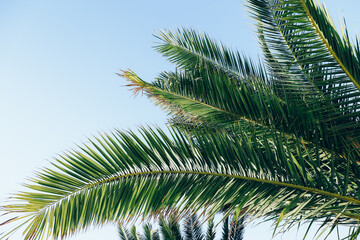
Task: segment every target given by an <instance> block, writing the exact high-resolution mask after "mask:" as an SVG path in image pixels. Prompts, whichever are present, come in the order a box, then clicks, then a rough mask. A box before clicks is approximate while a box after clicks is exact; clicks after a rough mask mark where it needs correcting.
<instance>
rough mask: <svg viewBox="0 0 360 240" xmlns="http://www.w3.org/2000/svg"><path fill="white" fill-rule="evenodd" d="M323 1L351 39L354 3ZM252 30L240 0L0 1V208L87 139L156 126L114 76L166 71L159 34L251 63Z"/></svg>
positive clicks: (158, 117) (250, 230) (150, 112)
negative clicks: (209, 42)
mask: <svg viewBox="0 0 360 240" xmlns="http://www.w3.org/2000/svg"><path fill="white" fill-rule="evenodd" d="M325 2H326V5H327V7H328V8H329V11H330V13H331V15H332V16H333V19H334V20H335V22H338V20H339V19H340V16H342V15H344V16H346V20H347V24H348V26H349V28H350V33H351V34H353V33H357V32H356V26H357V25H358V24H360V17H359V14H358V9H360V2H359V1H355V0H346V1H340V0H327V1H325ZM252 23H253V22H252V21H251V20H250V18H249V17H248V14H247V13H246V9H245V7H244V6H243V3H242V1H239V0H237V1H235V0H225V1H221V3H220V1H204V0H199V1H190V0H184V1H181V2H180V1H165V0H164V1H159V0H154V1H139V0H133V1H121V0H118V1H114V0H107V1H93V0H90V1H84V0H78V1H70V0H63V1H59V0H58V1H45V0H33V1H25V0H23V1H20V0H13V1H1V2H0V32H1V38H0V83H1V84H0V114H1V115H0V116H1V117H0V152H1V165H2V167H1V170H0V171H1V174H0V199H1V202H2V203H3V202H4V201H5V199H6V198H7V197H9V194H10V193H13V192H16V191H18V190H20V189H21V187H20V185H21V183H23V182H25V181H26V179H27V178H28V177H30V176H33V174H34V172H35V171H36V170H39V169H40V168H42V167H44V166H49V161H52V160H53V159H54V158H55V157H56V155H57V154H61V153H63V152H65V151H67V150H70V149H71V148H73V147H75V145H76V144H81V143H83V142H86V141H87V137H91V136H93V135H97V134H98V133H102V132H108V131H110V130H112V129H114V128H117V129H135V128H136V127H137V126H140V125H144V124H157V125H159V126H164V123H165V122H166V114H165V113H164V112H162V111H161V110H160V109H159V108H158V107H155V106H154V105H153V104H152V103H151V102H150V101H149V100H148V99H146V98H144V97H141V96H139V97H137V98H133V97H132V96H131V93H130V92H129V91H128V89H127V88H126V87H124V85H125V84H126V82H125V81H124V80H123V79H121V78H119V77H118V76H117V75H116V74H115V73H116V72H119V70H120V69H127V68H130V69H132V70H134V71H135V72H136V73H138V74H139V75H140V76H141V77H142V78H143V79H146V80H152V79H153V78H154V77H155V76H156V74H157V73H159V72H160V71H163V70H171V69H173V66H172V65H170V64H169V63H167V62H166V61H165V59H164V58H162V57H161V56H160V54H157V53H156V52H155V51H154V50H153V49H152V46H153V45H154V42H155V41H156V39H155V38H154V37H153V36H152V35H153V34H154V33H156V31H157V30H159V29H164V28H166V29H175V28H176V27H180V26H186V27H193V28H195V29H198V30H201V31H204V32H206V33H208V34H209V35H210V36H213V37H214V38H216V39H218V40H221V41H222V42H224V43H225V44H227V45H228V46H231V47H234V48H237V49H239V50H240V51H242V52H244V53H245V54H247V55H249V56H252V57H256V56H257V55H258V54H259V48H258V45H257V39H256V35H255V33H254V30H255V29H254V28H253V27H252ZM269 226H270V225H269V224H261V225H258V226H253V227H251V226H249V227H247V228H246V234H245V239H271V229H270V227H269ZM295 236H296V229H294V230H292V231H291V232H290V233H288V234H286V235H283V236H282V237H281V236H279V237H275V238H274V239H301V238H300V237H299V238H296V237H295ZM299 236H301V234H299ZM70 239H75V240H85V239H86V240H95V239H97V240H98V239H118V237H117V234H116V228H114V227H104V228H102V229H95V230H91V231H89V232H88V233H86V234H79V235H77V236H76V237H72V238H70Z"/></svg>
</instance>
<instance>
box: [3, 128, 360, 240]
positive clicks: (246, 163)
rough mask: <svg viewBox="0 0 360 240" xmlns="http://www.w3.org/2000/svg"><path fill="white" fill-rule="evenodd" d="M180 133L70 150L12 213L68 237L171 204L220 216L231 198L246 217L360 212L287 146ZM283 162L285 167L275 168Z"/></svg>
mask: <svg viewBox="0 0 360 240" xmlns="http://www.w3.org/2000/svg"><path fill="white" fill-rule="evenodd" d="M171 134H172V136H173V139H170V138H168V137H166V135H165V133H164V132H162V131H161V130H158V131H154V130H152V129H149V130H145V129H143V130H142V135H143V138H144V141H142V140H140V139H139V138H138V137H137V136H136V135H135V134H133V133H128V134H125V133H121V132H117V133H114V134H113V135H112V136H111V137H110V136H104V137H103V139H102V140H98V142H97V143H92V145H93V147H89V146H85V147H82V148H81V149H82V150H81V151H75V152H72V153H69V154H67V155H65V156H63V157H62V159H61V160H60V159H59V160H58V162H57V163H56V164H55V167H56V168H57V170H56V171H54V170H50V169H46V170H44V171H43V172H42V173H40V174H38V177H37V178H35V179H33V180H32V182H33V184H32V185H29V186H28V188H29V189H32V191H31V192H25V193H21V194H18V195H17V196H16V199H17V200H18V201H19V203H16V204H15V203H14V204H11V205H8V206H5V210H6V211H8V212H10V213H11V212H12V213H15V214H19V213H22V216H25V217H27V218H28V219H29V221H30V222H29V223H27V224H29V227H28V229H27V231H26V235H25V239H39V238H40V237H41V235H42V234H45V236H49V235H52V236H64V235H68V234H71V233H73V232H74V231H75V230H77V229H81V228H86V227H87V226H89V225H92V224H103V223H106V222H108V221H117V220H119V219H129V218H132V217H137V216H140V215H142V214H145V215H148V214H151V213H153V212H156V211H161V210H162V209H163V210H166V209H173V208H177V209H179V210H182V211H183V210H186V209H195V210H196V209H200V208H202V207H204V206H207V209H208V212H209V214H210V216H211V215H212V214H214V213H216V212H217V211H219V210H220V209H221V208H222V207H223V206H224V205H226V204H228V203H231V207H230V208H229V209H228V212H230V211H235V212H236V214H237V215H236V216H237V217H240V215H244V214H250V215H251V216H253V218H257V217H260V216H274V214H280V219H279V221H280V220H281V219H287V221H290V220H291V221H294V222H295V221H297V220H299V219H302V220H303V219H319V220H323V221H327V220H324V218H325V217H328V218H333V217H335V216H337V215H339V217H340V218H341V220H342V221H341V223H347V222H349V223H355V222H356V221H357V220H358V218H359V217H358V216H359V215H358V214H359V207H360V200H357V198H356V196H354V195H352V194H351V193H348V194H346V195H342V194H340V193H339V191H338V189H337V188H336V187H335V186H333V185H331V184H330V183H328V185H326V184H325V183H324V181H326V179H323V178H322V177H321V176H323V177H324V178H325V177H326V176H325V175H321V174H322V173H321V172H319V173H318V174H320V175H319V176H315V175H313V176H306V175H304V174H302V173H301V171H300V170H299V168H297V167H296V166H295V164H294V162H292V161H289V159H288V157H287V155H290V156H291V155H293V153H291V152H290V151H289V150H288V149H286V147H285V146H284V147H283V148H280V149H277V150H276V151H275V150H274V149H271V148H270V147H267V146H260V145H257V144H254V142H253V141H252V140H251V139H249V138H248V137H245V136H243V137H237V138H233V137H230V136H229V135H227V134H225V133H221V132H218V133H216V132H215V133H213V132H208V133H206V132H202V133H196V132H193V133H192V134H196V137H194V138H187V137H186V136H185V135H183V134H181V133H180V132H177V131H172V132H171ZM264 143H265V142H264ZM267 144H268V145H269V146H270V145H271V144H273V145H276V146H277V144H276V143H271V141H269V142H267ZM219 156H221V157H219ZM294 157H298V156H294ZM302 157H303V158H305V159H304V160H303V161H309V159H306V156H302ZM309 157H311V156H309ZM311 158H312V157H311ZM299 161H301V158H299ZM274 162H276V163H277V164H276V166H273V167H271V168H270V167H269V166H270V165H273V163H274ZM301 164H305V162H300V163H299V165H301ZM314 167H315V166H314ZM294 176H298V178H294ZM59 182H61V184H59ZM316 186H327V187H326V188H324V190H320V189H319V188H316ZM242 210H244V211H242ZM240 213H241V214H240ZM55 219H61V221H58V220H55ZM63 219H66V221H63ZM334 224H338V222H335V223H334ZM172 227H174V226H172ZM169 228H170V226H169Z"/></svg>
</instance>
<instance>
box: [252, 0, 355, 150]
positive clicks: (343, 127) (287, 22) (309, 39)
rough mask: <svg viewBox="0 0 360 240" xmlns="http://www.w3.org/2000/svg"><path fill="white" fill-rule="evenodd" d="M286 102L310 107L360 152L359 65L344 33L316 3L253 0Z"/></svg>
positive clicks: (329, 131) (266, 51)
mask: <svg viewBox="0 0 360 240" xmlns="http://www.w3.org/2000/svg"><path fill="white" fill-rule="evenodd" d="M248 6H249V9H250V11H251V13H252V15H253V17H254V18H255V19H256V21H257V22H258V29H259V34H260V42H261V44H262V46H263V49H264V55H265V57H266V59H267V62H268V65H269V66H270V68H271V71H270V72H272V74H273V79H274V80H277V81H275V82H276V84H274V85H275V86H278V92H280V93H282V94H283V96H282V98H286V101H287V102H288V101H292V102H294V103H300V104H306V105H309V106H310V109H312V110H311V111H313V112H314V117H315V118H316V119H317V121H319V122H322V123H324V125H326V126H327V127H326V129H327V135H329V136H333V137H335V136H336V137H337V138H340V140H339V139H337V140H336V141H340V142H344V143H343V144H341V145H343V146H344V145H346V146H348V147H350V146H351V151H355V152H359V144H358V143H359V133H360V128H359V127H358V124H357V122H358V120H359V119H360V112H359V111H358V110H357V109H358V106H359V103H360V102H359V101H360V91H359V90H360V88H359V83H358V81H359V76H358V75H359V71H357V70H355V69H359V67H360V65H359V62H358V61H357V59H356V57H355V55H356V54H355V53H354V48H353V47H352V46H351V44H350V40H349V39H348V37H347V35H346V34H345V35H344V36H343V37H340V36H339V34H338V33H337V31H336V29H335V27H334V26H333V24H332V21H331V19H330V17H329V16H328V14H327V12H326V10H325V8H324V7H321V6H319V5H317V4H315V3H314V1H312V0H285V1H277V0H249V1H248Z"/></svg>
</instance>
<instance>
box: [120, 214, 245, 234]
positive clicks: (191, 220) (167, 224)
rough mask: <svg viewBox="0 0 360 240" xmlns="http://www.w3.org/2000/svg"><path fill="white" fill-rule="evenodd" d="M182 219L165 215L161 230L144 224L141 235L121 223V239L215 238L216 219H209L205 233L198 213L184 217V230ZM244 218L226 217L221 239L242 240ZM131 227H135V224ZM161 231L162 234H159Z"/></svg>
mask: <svg viewBox="0 0 360 240" xmlns="http://www.w3.org/2000/svg"><path fill="white" fill-rule="evenodd" d="M179 221H180V219H178V216H176V215H174V214H173V215H171V216H170V218H168V219H165V218H164V217H161V218H160V221H159V228H160V229H159V230H153V229H152V225H150V224H146V225H145V226H144V234H143V235H141V234H139V233H138V232H136V231H131V232H130V231H129V230H127V229H125V230H124V228H123V227H122V225H121V224H119V235H120V238H121V240H130V239H136V238H137V237H139V236H140V239H141V240H157V239H160V238H159V236H161V239H163V240H165V239H166V240H167V239H169V240H214V239H215V231H214V221H213V219H212V218H211V219H209V221H208V229H207V234H205V235H204V234H203V232H202V229H201V226H200V222H199V220H198V217H197V216H196V214H188V215H187V216H186V217H185V218H184V219H183V221H184V223H183V227H182V228H183V231H181V230H180V224H179ZM243 223H244V218H241V219H240V220H239V221H237V220H236V221H233V222H231V223H229V216H228V217H225V221H224V222H223V232H222V234H221V239H223V240H242V239H243V234H244V226H243ZM131 229H135V228H134V226H133V227H132V228H131ZM159 232H160V234H159Z"/></svg>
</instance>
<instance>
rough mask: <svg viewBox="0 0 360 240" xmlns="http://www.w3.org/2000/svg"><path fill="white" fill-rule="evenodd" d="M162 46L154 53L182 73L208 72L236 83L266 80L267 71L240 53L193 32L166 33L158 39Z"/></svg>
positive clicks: (191, 30) (177, 31) (157, 47)
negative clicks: (184, 71) (199, 70)
mask: <svg viewBox="0 0 360 240" xmlns="http://www.w3.org/2000/svg"><path fill="white" fill-rule="evenodd" d="M155 37H157V38H158V39H159V40H160V41H161V42H160V43H158V44H157V45H156V46H155V49H156V50H157V51H158V52H160V53H161V54H163V56H165V57H166V58H168V59H169V61H170V62H172V63H174V64H176V66H177V67H179V68H181V69H190V70H192V69H198V68H199V67H200V68H203V69H206V70H207V71H208V72H212V73H217V74H221V76H231V78H233V79H236V80H237V81H240V80H242V81H247V79H248V78H249V77H257V78H261V79H264V78H266V76H267V75H266V73H265V68H264V67H263V66H262V65H261V63H260V62H258V63H254V62H253V61H252V60H250V59H248V58H247V57H245V56H243V55H242V54H240V53H239V52H237V51H234V50H231V49H229V48H227V47H226V46H224V45H223V44H221V43H220V44H219V43H217V42H216V41H214V40H212V39H211V38H210V37H209V36H208V35H207V34H204V33H198V32H197V31H195V30H193V29H187V28H182V29H178V30H176V31H169V30H163V31H160V32H159V33H158V34H157V35H155Z"/></svg>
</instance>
